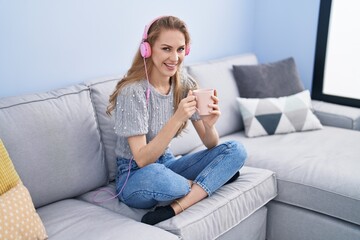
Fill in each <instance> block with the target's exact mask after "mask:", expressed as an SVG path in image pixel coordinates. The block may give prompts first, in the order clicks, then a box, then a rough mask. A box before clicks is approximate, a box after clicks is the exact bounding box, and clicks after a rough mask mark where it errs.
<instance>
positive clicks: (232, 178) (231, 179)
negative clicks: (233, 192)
mask: <svg viewBox="0 0 360 240" xmlns="http://www.w3.org/2000/svg"><path fill="white" fill-rule="evenodd" d="M239 176H240V173H239V172H236V173H235V175H234V176H232V177H231V178H230V179H229V181H227V182H226V183H225V184H224V185H226V184H229V183H232V182H233V181H235V180H236V179H237V178H238V177H239Z"/></svg>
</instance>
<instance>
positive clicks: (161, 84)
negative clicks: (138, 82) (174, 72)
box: [150, 78, 171, 95]
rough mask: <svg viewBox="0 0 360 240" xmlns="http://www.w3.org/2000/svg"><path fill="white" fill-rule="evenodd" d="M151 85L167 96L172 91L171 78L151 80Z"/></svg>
mask: <svg viewBox="0 0 360 240" xmlns="http://www.w3.org/2000/svg"><path fill="white" fill-rule="evenodd" d="M150 84H151V85H152V86H153V87H154V88H155V89H156V90H157V91H158V92H159V93H161V94H163V95H167V94H169V92H170V89H171V78H166V79H162V80H161V79H159V78H155V79H151V81H150Z"/></svg>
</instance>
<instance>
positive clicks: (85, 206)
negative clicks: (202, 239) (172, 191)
mask: <svg viewBox="0 0 360 240" xmlns="http://www.w3.org/2000/svg"><path fill="white" fill-rule="evenodd" d="M37 211H38V213H39V215H40V217H41V219H42V220H43V222H44V225H45V228H46V231H47V233H48V235H49V239H52V240H57V239H59V240H63V239H87V240H92V239H93V240H99V239H133V240H138V239H149V240H150V239H151V240H158V239H166V240H167V239H169V240H171V239H173V240H175V239H178V238H177V236H175V235H173V234H171V233H169V232H167V231H164V230H162V229H159V228H156V227H153V226H149V225H146V224H142V223H139V222H137V221H134V220H132V219H129V218H127V217H124V216H122V215H121V214H118V213H115V212H113V211H110V210H108V209H105V208H102V207H98V206H96V205H94V204H90V203H87V202H84V201H80V200H75V199H69V200H63V201H60V202H56V203H53V204H49V205H47V206H44V207H41V208H39V209H37Z"/></svg>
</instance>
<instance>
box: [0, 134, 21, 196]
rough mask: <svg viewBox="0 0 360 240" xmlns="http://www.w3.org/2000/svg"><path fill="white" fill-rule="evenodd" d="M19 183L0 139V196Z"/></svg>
mask: <svg viewBox="0 0 360 240" xmlns="http://www.w3.org/2000/svg"><path fill="white" fill-rule="evenodd" d="M19 182H20V178H19V175H18V174H17V172H16V171H15V168H14V165H13V164H12V162H11V160H10V157H9V154H8V152H7V151H6V149H5V146H4V144H3V142H2V141H1V139H0V195H1V194H3V193H5V192H7V191H9V190H10V189H11V188H12V187H14V186H16V185H17V184H18V183H19Z"/></svg>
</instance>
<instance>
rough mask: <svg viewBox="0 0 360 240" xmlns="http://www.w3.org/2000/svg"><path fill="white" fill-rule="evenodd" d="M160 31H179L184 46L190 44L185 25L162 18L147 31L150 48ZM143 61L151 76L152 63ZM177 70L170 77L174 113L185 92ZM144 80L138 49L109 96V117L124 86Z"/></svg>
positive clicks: (174, 20) (141, 58)
mask: <svg viewBox="0 0 360 240" xmlns="http://www.w3.org/2000/svg"><path fill="white" fill-rule="evenodd" d="M162 30H179V31H180V32H182V33H183V34H184V37H185V45H186V46H188V45H189V44H190V34H189V32H188V30H187V28H186V25H185V23H184V22H183V21H182V20H180V19H179V18H177V17H174V16H164V17H161V18H159V19H157V20H156V21H155V22H153V23H152V24H151V26H150V28H149V30H148V38H147V40H146V41H147V42H148V43H149V44H150V46H151V47H152V46H153V45H154V43H155V41H156V40H157V39H158V37H159V35H160V32H161V31H162ZM145 61H146V66H147V69H148V74H149V75H151V72H152V69H153V67H154V64H153V61H152V59H151V57H150V58H146V59H145ZM179 70H180V68H179ZM179 70H178V71H176V73H175V75H174V76H172V77H171V78H172V84H173V85H174V111H176V109H177V108H178V106H179V103H180V101H181V99H182V98H183V93H184V90H185V89H184V86H182V83H181V79H180V72H179ZM144 79H146V73H145V65H144V59H143V57H142V56H141V54H140V49H139V50H138V51H137V53H136V54H135V57H134V60H133V62H132V65H131V67H130V69H129V70H128V71H127V73H126V75H125V76H124V77H123V78H122V79H121V80H120V81H119V82H118V83H117V85H116V87H115V90H114V92H113V93H112V94H111V95H110V98H109V105H108V107H107V110H106V113H107V114H108V115H111V112H112V111H114V110H115V108H116V99H117V96H118V95H119V93H120V91H121V89H122V88H123V87H124V86H125V85H127V84H130V83H134V82H137V81H140V80H144ZM185 127H186V122H185V123H184V124H183V125H182V126H181V127H180V129H179V130H178V132H177V134H176V135H178V134H180V132H181V131H182V130H183V129H184V128H185Z"/></svg>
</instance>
